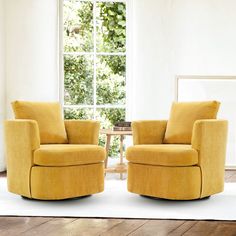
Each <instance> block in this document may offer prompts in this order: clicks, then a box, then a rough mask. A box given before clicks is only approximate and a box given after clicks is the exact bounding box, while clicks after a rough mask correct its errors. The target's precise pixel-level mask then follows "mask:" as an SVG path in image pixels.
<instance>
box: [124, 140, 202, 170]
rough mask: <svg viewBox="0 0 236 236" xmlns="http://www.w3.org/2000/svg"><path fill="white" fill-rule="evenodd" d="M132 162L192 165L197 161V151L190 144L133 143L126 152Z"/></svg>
mask: <svg viewBox="0 0 236 236" xmlns="http://www.w3.org/2000/svg"><path fill="white" fill-rule="evenodd" d="M126 155H127V160H128V161H130V162H132V163H139V164H148V165H160V166H192V165H196V164H197V163H198V152H197V151H196V150H195V149H193V148H192V147H191V145H179V144H177V145H174V144H157V145H135V146H133V147H130V148H129V149H128V150H127V152H126Z"/></svg>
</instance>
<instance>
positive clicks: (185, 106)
mask: <svg viewBox="0 0 236 236" xmlns="http://www.w3.org/2000/svg"><path fill="white" fill-rule="evenodd" d="M219 106H220V103H219V102H216V101H209V102H174V103H173V105H172V108H171V112H170V119H169V121H168V123H167V128H166V133H165V138H164V143H173V144H181V143H182V144H190V143H191V138H192V130H193V124H194V122H195V121H196V120H201V119H215V118H216V115H217V112H218V109H219Z"/></svg>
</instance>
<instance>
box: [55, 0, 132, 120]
mask: <svg viewBox="0 0 236 236" xmlns="http://www.w3.org/2000/svg"><path fill="white" fill-rule="evenodd" d="M58 1H59V9H58V11H59V14H58V15H59V100H60V103H61V105H62V107H63V109H65V108H77V109H83V108H92V109H93V119H96V110H97V108H113V109H117V108H123V109H125V113H126V117H125V118H126V119H127V118H128V119H131V113H130V110H131V109H129V108H130V107H131V106H130V105H129V104H130V103H131V99H130V98H131V97H132V90H131V89H130V88H132V83H131V77H132V76H131V70H130V68H131V66H130V65H131V57H130V56H129V55H131V51H132V50H131V49H130V48H129V47H128V45H131V44H130V41H131V39H132V37H131V30H130V29H131V24H130V21H129V19H130V18H131V15H132V14H131V11H130V7H131V5H132V1H133V0H79V1H84V2H92V3H93V4H94V5H93V6H94V7H93V16H95V15H96V12H95V11H96V3H97V2H124V3H125V4H126V51H125V52H117V53H112V52H111V53H110V52H109V53H108V52H99V53H98V52H97V51H96V18H95V17H93V34H94V37H93V40H94V42H93V45H95V47H94V49H93V52H64V44H63V41H64V35H63V31H64V22H63V5H64V3H63V2H64V0H58ZM128 54H129V55H128ZM64 55H92V56H93V104H92V105H86V104H81V105H65V104H64ZM100 55H107V56H112V55H113V56H125V57H126V71H125V90H126V96H125V97H126V99H125V105H118V104H116V105H113V104H103V105H97V94H96V92H97V91H96V87H97V79H96V71H97V69H96V59H97V56H100Z"/></svg>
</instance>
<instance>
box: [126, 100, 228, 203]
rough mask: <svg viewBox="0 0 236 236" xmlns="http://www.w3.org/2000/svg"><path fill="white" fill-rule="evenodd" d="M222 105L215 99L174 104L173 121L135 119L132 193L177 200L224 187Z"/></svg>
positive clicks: (130, 151)
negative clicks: (219, 117) (220, 117)
mask: <svg viewBox="0 0 236 236" xmlns="http://www.w3.org/2000/svg"><path fill="white" fill-rule="evenodd" d="M196 107H197V108H196ZM195 108H196V109H195ZM218 108H219V103H217V102H214V101H213V102H205V103H204V102H203V103H174V104H173V106H172V110H171V116H170V119H169V121H168V122H167V121H165V120H162V121H161V120H160V121H158V120H153V121H135V122H132V129H133V141H134V146H131V147H129V148H128V149H127V152H126V158H127V159H128V161H129V163H128V191H130V192H133V193H137V194H141V195H147V196H153V197H159V198H165V199H173V200H190V199H198V198H204V197H208V196H210V195H212V194H215V193H219V192H221V191H223V187H224V165H225V152H226V139H227V121H225V120H217V119H215V117H216V113H217V111H218ZM206 117H208V118H209V119H207V118H206Z"/></svg>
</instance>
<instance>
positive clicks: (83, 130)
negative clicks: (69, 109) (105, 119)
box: [65, 120, 100, 145]
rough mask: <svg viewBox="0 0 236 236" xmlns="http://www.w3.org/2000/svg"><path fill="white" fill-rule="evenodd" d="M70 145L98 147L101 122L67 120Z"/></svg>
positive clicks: (66, 125)
mask: <svg viewBox="0 0 236 236" xmlns="http://www.w3.org/2000/svg"><path fill="white" fill-rule="evenodd" d="M65 127H66V132H67V137H68V141H69V143H70V144H95V145H98V137H99V129H100V122H98V121H93V120H65Z"/></svg>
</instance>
